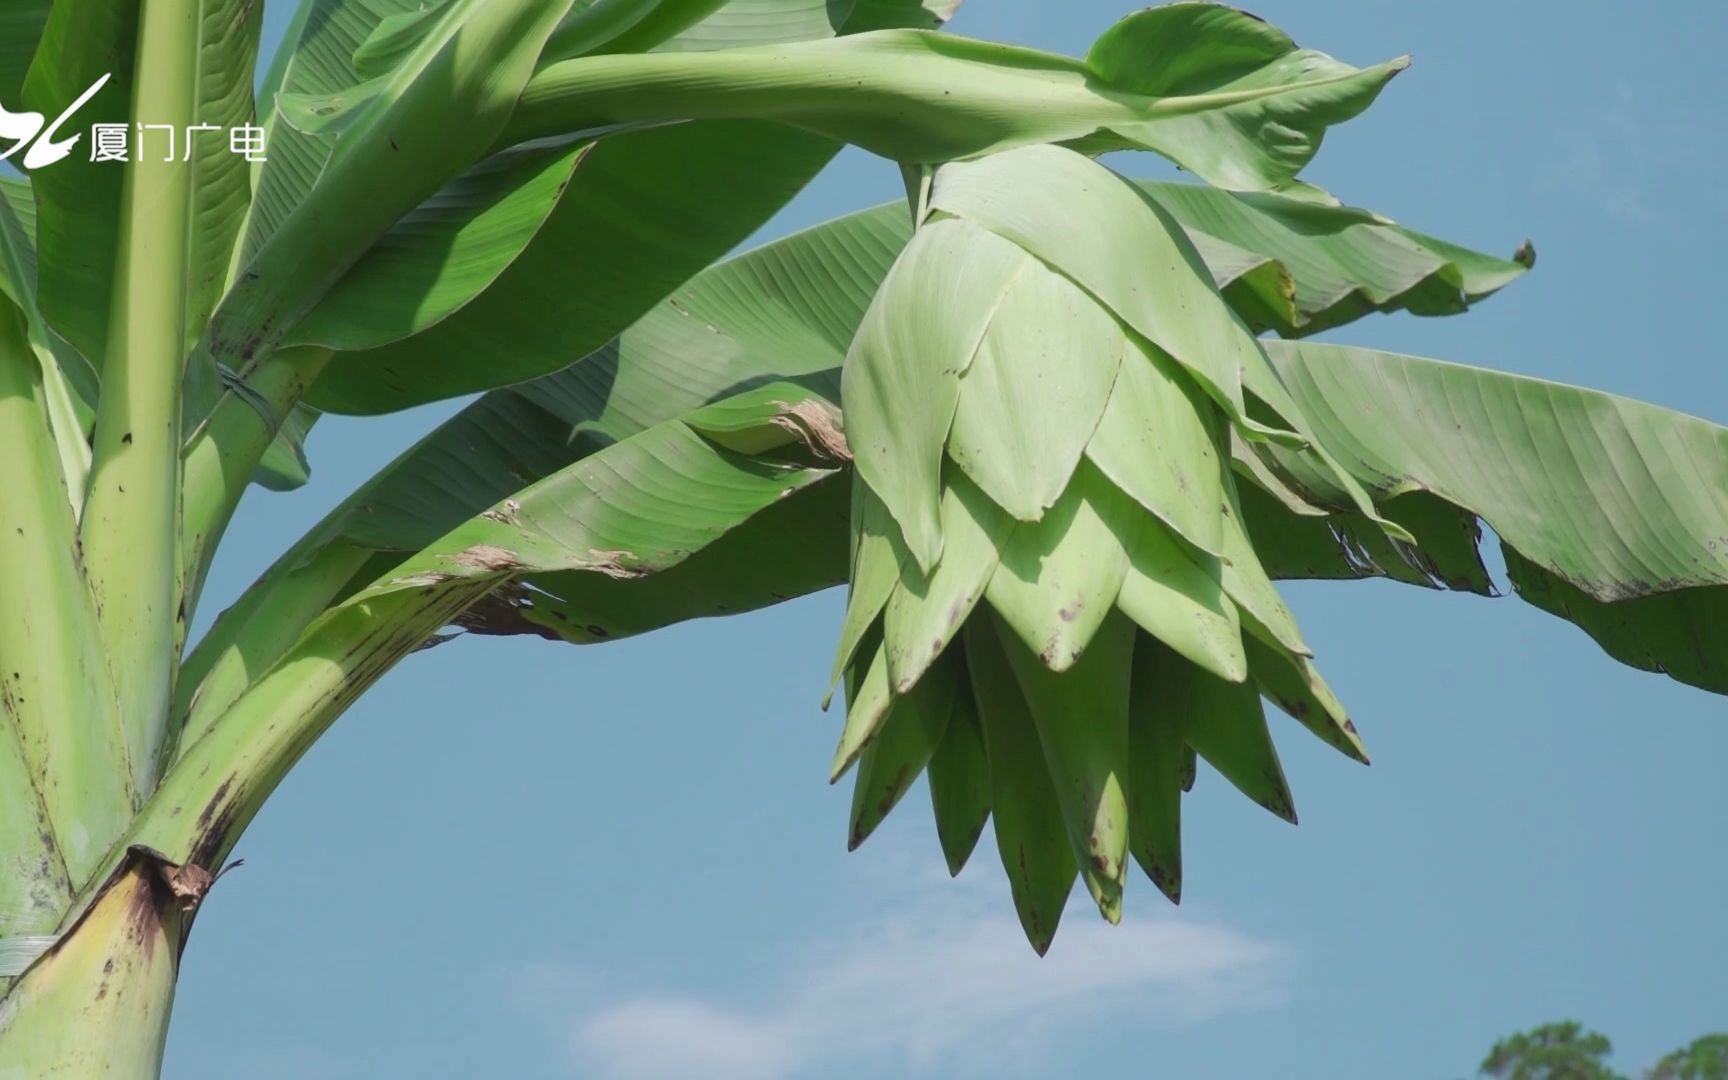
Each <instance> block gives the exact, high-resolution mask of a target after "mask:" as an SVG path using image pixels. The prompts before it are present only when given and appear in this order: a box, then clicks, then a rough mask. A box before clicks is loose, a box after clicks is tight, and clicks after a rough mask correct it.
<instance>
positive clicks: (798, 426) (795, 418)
mask: <svg viewBox="0 0 1728 1080" xmlns="http://www.w3.org/2000/svg"><path fill="white" fill-rule="evenodd" d="M774 405H775V407H776V408H778V409H779V410H780V415H779V416H777V417H775V418H774V425H775V426H776V427H779V428H782V429H784V430H786V431H789V432H791V433H792V434H794V435H796V436H798V438H799V439H801V440H803V442H804V445H806V446H808V447H809V448H810V451H811V452H812V453H814V454H816V455H818V456H820V457H825V458H829V459H831V460H834V461H851V460H852V448H851V447H850V446H849V445H847V443H846V433H845V432H844V431H842V430H841V429H840V418H839V415H838V414H837V413H835V411H834V410H833V409H832V408H830V407H829V406H828V405H827V404H826V403H825V402H821V401H815V400H805V401H800V402H798V403H797V404H795V405H792V404H787V403H786V402H784V401H776V402H775V403H774Z"/></svg>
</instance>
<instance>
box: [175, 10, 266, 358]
mask: <svg viewBox="0 0 1728 1080" xmlns="http://www.w3.org/2000/svg"><path fill="white" fill-rule="evenodd" d="M263 20H264V5H263V4H259V3H256V2H254V0H204V2H203V4H202V6H201V8H200V11H199V15H198V40H199V48H198V86H197V112H196V115H197V117H198V122H199V123H201V124H209V125H212V126H214V127H216V128H217V129H219V130H217V131H212V132H203V133H200V134H198V135H197V136H195V138H194V141H193V147H192V149H193V151H194V152H193V153H191V154H190V156H189V158H188V160H187V163H186V164H187V168H190V169H192V170H193V177H194V179H193V187H192V200H193V205H192V216H191V250H190V252H189V253H188V262H187V273H188V279H187V296H186V336H187V338H188V339H189V340H196V339H197V338H198V337H199V336H200V335H202V334H203V332H204V325H205V324H206V323H207V322H209V320H210V314H211V312H213V311H214V310H215V309H216V301H217V300H218V299H219V298H220V297H221V295H222V292H223V289H224V288H225V287H226V285H227V282H228V267H229V264H230V263H231V262H232V261H233V256H234V248H235V245H236V244H237V243H238V241H239V237H240V229H241V226H242V224H243V223H244V221H245V219H246V212H247V208H248V207H249V206H250V205H251V203H252V165H251V163H249V162H248V161H247V160H246V158H245V156H243V155H240V154H236V153H234V152H233V151H232V148H231V145H230V135H229V132H230V131H231V130H232V129H233V128H236V127H241V126H244V125H250V124H251V123H252V122H253V120H254V119H256V116H255V109H254V104H253V100H252V82H253V78H254V76H253V68H254V66H255V65H256V63H257V59H258V35H259V32H260V30H261V29H262V27H263ZM180 153H181V154H182V155H185V154H186V148H185V147H184V146H182V147H181V148H180ZM266 153H268V148H266Z"/></svg>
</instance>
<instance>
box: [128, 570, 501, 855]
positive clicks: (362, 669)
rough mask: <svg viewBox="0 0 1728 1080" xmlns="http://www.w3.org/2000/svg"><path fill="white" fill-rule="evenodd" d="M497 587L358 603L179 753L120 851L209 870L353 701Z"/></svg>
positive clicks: (430, 588)
mask: <svg viewBox="0 0 1728 1080" xmlns="http://www.w3.org/2000/svg"><path fill="white" fill-rule="evenodd" d="M503 580H505V575H504V574H502V573H482V574H476V575H474V576H471V577H453V578H447V579H440V580H437V581H429V582H423V583H420V584H417V585H412V586H403V587H401V588H397V589H394V590H391V591H386V592H382V593H380V594H378V595H375V596H371V597H369V598H356V599H354V600H351V601H349V602H348V603H346V604H343V605H342V606H341V607H338V608H336V609H334V610H332V611H329V612H327V613H325V615H323V616H322V617H321V618H320V619H319V620H318V622H316V623H315V624H314V625H313V626H312V627H311V629H309V630H307V631H306V633H305V634H304V635H303V636H302V637H301V638H300V641H299V643H298V644H297V645H296V646H295V647H294V649H293V650H292V651H291V652H289V653H288V654H287V655H286V656H285V657H283V659H282V660H280V661H279V662H278V663H277V664H276V665H275V666H274V667H272V668H271V669H270V670H269V671H267V672H265V673H264V675H263V676H262V677H261V678H259V679H258V680H257V681H256V682H254V683H253V684H252V686H251V688H250V689H248V690H247V691H246V692H245V693H244V694H242V695H241V696H240V697H239V699H238V700H237V701H235V702H234V704H233V705H232V706H231V707H230V708H229V709H228V710H227V711H226V712H225V713H223V714H222V716H221V717H220V718H219V719H217V720H216V721H215V722H214V723H213V724H211V725H210V726H209V729H208V730H207V731H206V732H205V734H204V735H203V737H201V738H199V739H198V740H197V742H195V743H192V744H190V745H189V746H187V747H186V748H185V750H184V752H183V754H182V756H181V758H180V760H179V761H178V762H177V763H176V764H175V765H174V767H173V768H172V769H171V770H170V771H169V772H168V774H167V775H166V776H165V777H164V778H163V781H162V785H161V787H160V788H158V789H157V791H156V793H155V795H153V796H152V797H151V799H150V801H149V802H148V803H146V804H145V807H144V809H143V810H142V811H140V812H139V815H138V819H137V821H136V823H135V824H134V826H133V829H132V831H131V833H130V834H129V837H128V839H127V843H128V845H142V846H145V847H148V848H150V849H152V850H155V851H158V852H161V853H163V855H164V856H165V857H166V858H168V859H169V860H171V861H173V862H175V863H182V864H193V865H196V866H200V867H204V868H206V869H210V868H213V867H215V866H216V865H218V864H219V863H220V862H221V860H222V859H223V858H225V857H226V856H227V854H228V852H229V850H230V849H231V848H232V847H233V845H234V842H235V841H236V840H237V839H238V838H239V836H240V833H241V832H242V831H243V830H244V829H245V827H246V825H247V824H248V823H249V822H250V821H251V820H252V817H253V815H254V814H256V813H257V812H258V808H259V807H260V806H262V805H263V803H264V800H265V799H266V798H268V797H269V795H270V793H271V792H272V791H274V790H275V788H276V785H277V784H278V783H280V782H281V780H282V778H283V777H284V776H286V775H287V773H288V770H289V769H290V768H292V767H293V765H294V763H295V762H296V761H298V760H300V756H301V755H302V754H304V753H305V752H306V750H307V749H308V748H310V747H311V745H312V743H313V742H315V741H316V740H317V739H318V737H319V736H320V735H322V734H323V733H324V732H325V730H326V729H328V728H329V726H330V725H331V724H332V723H333V722H334V721H335V720H336V718H337V717H338V716H340V715H341V714H342V712H343V710H345V709H346V708H347V707H348V706H349V705H350V704H352V703H353V701H354V699H355V698H357V697H359V696H360V694H361V693H363V692H364V691H365V690H366V689H367V688H369V687H370V686H371V685H372V684H373V683H375V682H376V681H377V680H378V679H379V677H381V676H382V675H383V674H384V673H385V672H386V671H388V670H390V668H392V667H394V666H395V664H396V663H397V662H398V661H400V660H401V659H402V658H403V657H404V656H407V655H408V654H409V653H410V652H413V651H414V650H415V649H416V648H418V647H419V646H420V645H421V644H422V643H423V642H425V641H426V639H427V638H429V637H430V636H431V635H432V634H434V633H436V632H437V630H438V628H439V627H441V626H445V625H447V624H448V623H449V622H450V621H451V620H452V619H454V618H455V617H456V616H457V615H458V614H460V613H461V612H462V611H463V610H465V609H466V608H467V607H468V606H469V605H471V604H473V603H475V602H476V601H477V600H479V599H480V598H481V597H482V596H484V595H486V594H487V593H488V592H490V591H491V590H492V589H494V588H496V587H497V586H498V585H499V583H500V582H502V581H503Z"/></svg>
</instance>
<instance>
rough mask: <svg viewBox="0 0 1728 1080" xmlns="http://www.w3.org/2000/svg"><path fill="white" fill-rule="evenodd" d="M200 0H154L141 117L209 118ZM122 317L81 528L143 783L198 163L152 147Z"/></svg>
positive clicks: (168, 676)
mask: <svg viewBox="0 0 1728 1080" xmlns="http://www.w3.org/2000/svg"><path fill="white" fill-rule="evenodd" d="M198 16H199V4H198V3H197V0H148V2H146V3H145V4H144V5H143V8H142V13H141V15H140V26H139V40H138V57H139V61H140V62H139V64H138V67H137V78H136V83H135V85H134V88H133V108H134V110H135V114H136V115H137V116H138V117H139V118H140V119H141V120H142V119H146V118H147V119H148V121H149V122H150V123H154V124H174V125H176V126H178V127H181V128H184V127H185V126H186V125H188V124H194V123H197V122H198V118H197V117H196V116H195V115H194V111H195V110H194V98H195V96H196V92H197V91H196V88H197V72H198V40H199V38H198ZM126 168H127V173H126V185H125V191H124V194H123V202H122V207H121V217H120V236H119V239H118V252H119V255H118V260H117V265H116V280H115V282H114V308H113V318H112V320H111V322H110V326H111V332H110V335H109V344H108V355H107V357H106V359H105V361H104V364H103V369H102V375H103V386H102V397H101V400H100V402H99V403H98V405H97V410H96V436H95V449H94V459H93V463H92V467H91V477H90V493H89V496H88V498H87V500H86V502H85V507H84V514H83V517H82V520H81V521H80V538H81V540H82V542H83V546H84V556H85V563H86V566H87V568H88V573H89V576H90V584H91V588H92V589H93V590H94V592H95V594H96V600H97V610H98V613H99V616H100V619H101V623H102V629H103V633H104V636H105V638H106V640H107V642H108V646H109V656H110V664H111V666H112V668H113V671H114V680H115V684H116V687H117V690H118V693H119V696H120V700H121V701H122V702H123V703H124V705H125V710H124V714H123V719H124V723H125V728H126V747H127V757H128V760H129V761H130V764H131V768H132V787H133V788H134V790H136V791H139V792H148V791H149V790H150V789H151V788H152V787H154V786H155V782H156V764H157V758H158V750H159V749H160V747H161V745H162V739H163V735H164V733H165V731H166V729H167V723H168V706H169V695H170V692H171V686H172V680H173V670H174V653H175V648H176V644H177V642H178V640H179V634H178V631H177V629H176V625H175V624H176V617H177V612H176V599H177V598H176V596H175V591H174V582H175V579H176V577H177V570H178V566H179V562H178V559H179V556H178V551H177V549H178V545H179V541H180V496H179V477H180V448H181V438H180V396H181V377H182V374H183V371H184V367H185V344H186V335H185V326H186V297H187V262H188V258H189V252H190V247H191V241H190V225H191V222H190V217H191V208H192V179H193V171H192V170H191V169H189V168H187V167H186V165H185V164H184V163H183V162H180V161H163V160H161V159H158V158H156V157H155V156H154V155H150V154H146V155H143V156H142V159H141V160H138V161H134V162H131V163H130V164H128V165H127V167H126Z"/></svg>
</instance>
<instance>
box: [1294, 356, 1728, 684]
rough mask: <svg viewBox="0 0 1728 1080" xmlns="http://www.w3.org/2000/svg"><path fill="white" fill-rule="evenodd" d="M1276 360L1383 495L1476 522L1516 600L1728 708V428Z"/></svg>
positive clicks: (1390, 370)
mask: <svg viewBox="0 0 1728 1080" xmlns="http://www.w3.org/2000/svg"><path fill="white" fill-rule="evenodd" d="M1268 352H1269V353H1270V354H1271V356H1272V358H1273V360H1274V362H1275V363H1276V364H1277V366H1278V370H1279V373H1280V374H1281V375H1282V376H1283V379H1284V382H1285V383H1286V385H1288V387H1289V388H1290V392H1291V394H1292V395H1293V396H1294V397H1296V399H1297V400H1298V401H1300V402H1301V405H1302V408H1303V409H1304V411H1305V412H1306V413H1307V414H1308V417H1309V420H1310V422H1312V423H1313V424H1314V427H1315V432H1316V434H1317V435H1318V436H1319V437H1320V438H1321V439H1322V440H1323V441H1324V442H1325V443H1326V445H1327V446H1329V447H1330V448H1331V449H1332V451H1333V453H1334V454H1336V455H1337V456H1338V458H1339V459H1340V460H1341V461H1342V462H1343V463H1344V464H1345V466H1346V467H1347V468H1348V469H1349V470H1350V471H1351V472H1352V473H1353V474H1354V475H1355V476H1357V477H1358V478H1359V479H1360V480H1361V482H1362V483H1363V484H1364V485H1365V486H1367V487H1368V488H1369V489H1370V490H1371V491H1373V492H1374V493H1375V495H1376V496H1377V497H1379V498H1386V497H1390V496H1395V495H1399V494H1401V493H1405V492H1418V491H1420V492H1427V493H1430V494H1431V495H1433V496H1436V497H1438V498H1439V499H1443V500H1445V502H1447V503H1449V504H1451V505H1453V506H1455V507H1458V508H1460V509H1461V510H1464V511H1467V512H1469V513H1471V514H1474V515H1478V516H1480V517H1481V518H1482V520H1483V521H1485V522H1487V523H1488V525H1489V526H1490V527H1491V528H1493V530H1494V532H1495V533H1496V535H1498V536H1499V537H1500V540H1501V543H1502V545H1503V547H1504V548H1505V549H1506V551H1507V562H1508V568H1509V569H1510V570H1511V571H1512V582H1513V586H1514V588H1516V589H1517V591H1518V592H1519V594H1520V595H1522V596H1524V597H1525V598H1526V599H1528V600H1530V601H1531V602H1533V603H1536V604H1538V605H1539V606H1541V607H1543V608H1545V609H1547V610H1550V611H1553V612H1554V613H1555V614H1558V615H1561V616H1562V617H1565V618H1569V619H1572V620H1573V621H1574V622H1576V623H1577V624H1578V625H1579V626H1581V627H1582V628H1583V629H1584V630H1585V631H1586V632H1588V633H1590V634H1591V635H1592V636H1593V637H1595V638H1596V639H1597V640H1598V641H1599V642H1601V643H1602V644H1603V646H1604V647H1605V648H1607V649H1608V651H1609V652H1610V653H1612V654H1613V655H1614V656H1616V657H1617V658H1618V659H1621V660H1623V661H1625V662H1627V663H1630V664H1634V665H1635V666H1638V667H1642V668H1647V669H1651V670H1658V671H1666V672H1668V673H1669V674H1671V675H1673V676H1674V677H1675V678H1677V679H1680V680H1682V681H1684V682H1689V683H1692V684H1694V685H1698V686H1702V687H1704V688H1706V689H1709V690H1714V691H1716V692H1718V693H1728V653H1725V652H1724V651H1723V650H1722V649H1721V648H1719V647H1717V646H1718V645H1719V644H1720V642H1721V641H1722V637H1723V634H1724V628H1725V627H1728V588H1725V587H1728V428H1723V427H1719V426H1717V425H1715V424H1712V423H1709V422H1707V421H1704V420H1700V419H1697V418H1694V417H1690V416H1686V415H1684V414H1681V413H1676V412H1672V411H1670V410H1667V409H1661V408H1658V407H1656V406H1654V405H1647V404H1643V403H1641V402H1636V401H1631V400H1628V399H1626V398H1621V397H1616V396H1614V395H1611V394H1603V393H1597V392H1594V391H1590V390H1582V389H1578V388H1576V387H1570V386H1563V385H1560V384H1557V383H1551V382H1545V381H1542V380H1539V379H1531V378H1525V377H1522V376H1517V375H1508V374H1503V373H1500V372H1494V371H1485V370H1482V369H1480V368H1472V367H1465V366H1463V365H1459V364H1449V363H1443V362H1441V361H1436V360H1424V359H1420V358H1417V357H1410V356H1400V355H1396V354H1392V353H1384V352H1375V351H1370V350H1364V349H1352V348H1346V347H1342V346H1329V345H1312V344H1295V343H1273V344H1271V345H1270V346H1269V347H1268ZM1273 543H1276V541H1275V540H1274V541H1273Z"/></svg>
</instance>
